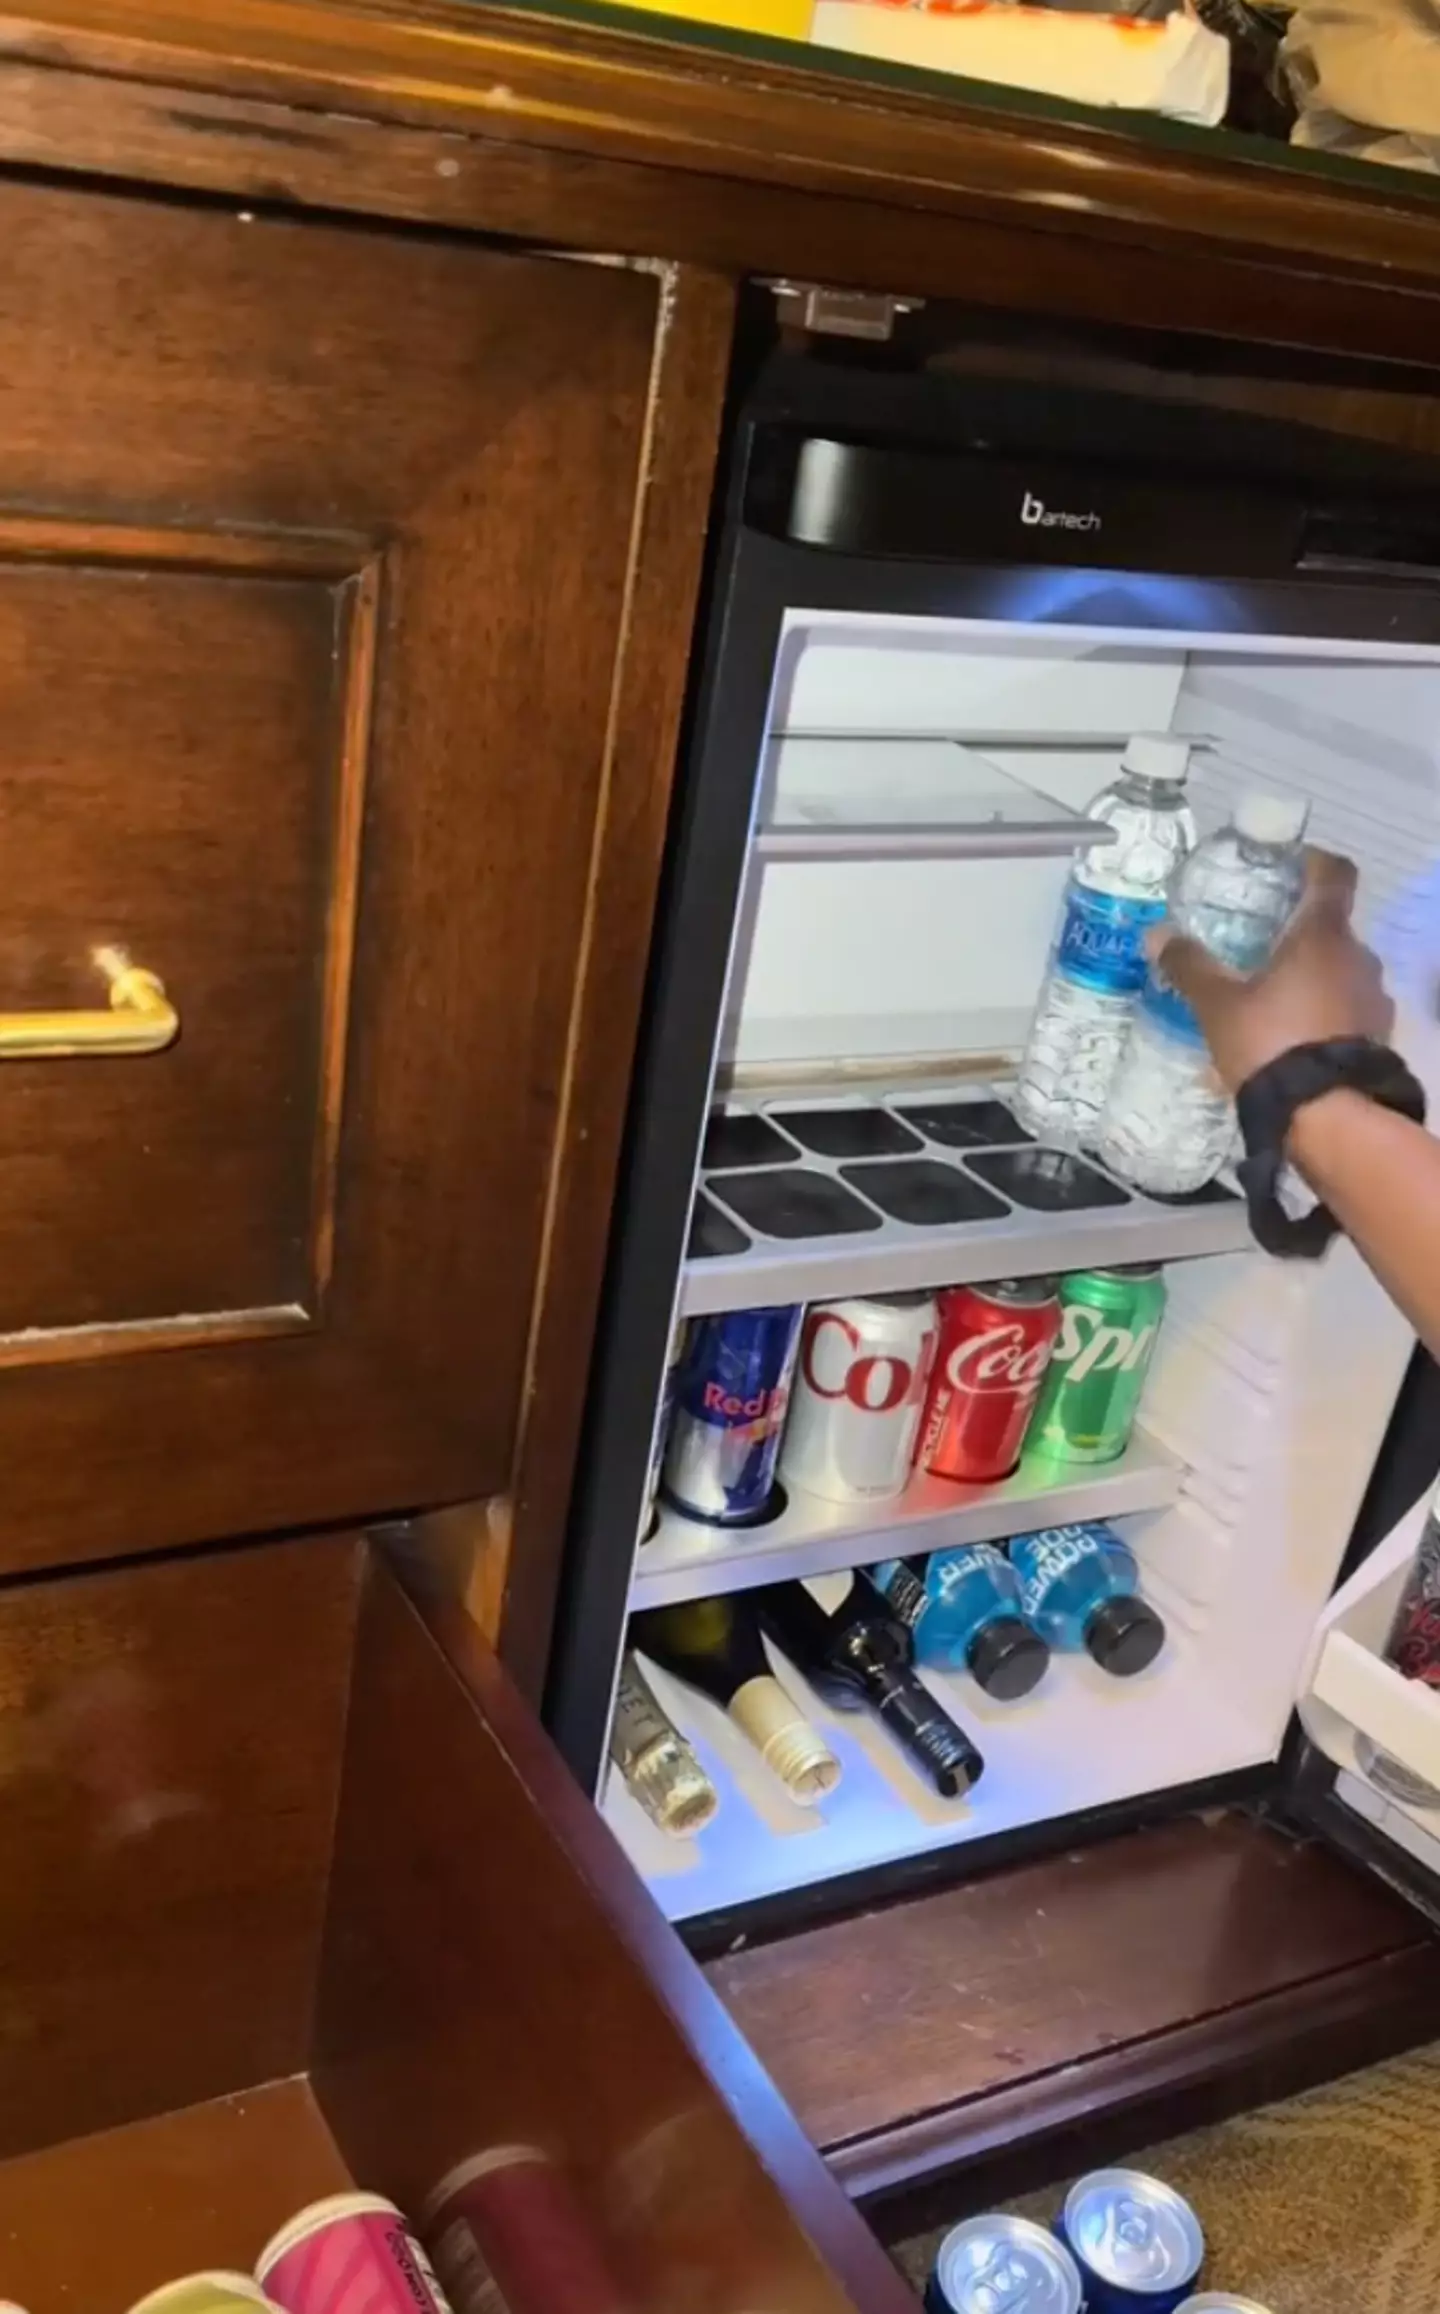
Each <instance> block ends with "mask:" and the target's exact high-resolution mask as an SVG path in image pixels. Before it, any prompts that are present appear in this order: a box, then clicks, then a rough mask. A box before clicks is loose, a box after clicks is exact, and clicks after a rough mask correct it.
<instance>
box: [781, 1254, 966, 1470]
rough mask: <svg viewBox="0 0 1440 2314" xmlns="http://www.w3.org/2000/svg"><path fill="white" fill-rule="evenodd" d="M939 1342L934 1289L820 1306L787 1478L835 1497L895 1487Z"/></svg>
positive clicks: (911, 1449) (788, 1431) (812, 1319)
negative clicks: (929, 1292) (927, 1292)
mask: <svg viewBox="0 0 1440 2314" xmlns="http://www.w3.org/2000/svg"><path fill="white" fill-rule="evenodd" d="M938 1340H939V1321H938V1319H937V1317H936V1312H935V1297H934V1295H933V1294H923V1293H922V1294H877V1295H873V1296H871V1297H870V1298H868V1299H863V1300H862V1299H859V1298H857V1299H855V1300H852V1301H844V1302H816V1303H814V1304H813V1306H812V1307H811V1308H810V1309H808V1310H807V1311H806V1313H805V1326H804V1331H803V1333H802V1334H801V1337H800V1359H799V1364H798V1366H797V1368H796V1372H795V1380H794V1383H793V1385H792V1387H791V1392H790V1417H789V1420H788V1422H787V1423H786V1425H785V1443H784V1445H783V1446H782V1448H781V1450H780V1476H781V1478H782V1479H783V1480H784V1481H785V1483H786V1485H787V1486H799V1487H804V1488H805V1489H806V1490H807V1491H808V1492H809V1493H810V1494H818V1495H823V1496H824V1497H825V1498H826V1500H827V1501H829V1502H864V1501H866V1500H871V1501H874V1500H879V1499H881V1498H883V1497H884V1496H886V1495H896V1494H899V1492H900V1490H901V1488H902V1487H903V1486H904V1484H905V1481H906V1479H907V1478H908V1477H909V1476H910V1465H911V1463H912V1461H913V1460H914V1456H915V1434H916V1432H917V1431H918V1429H919V1427H920V1416H921V1414H922V1412H923V1410H924V1406H925V1391H926V1387H927V1385H928V1383H929V1380H930V1368H931V1366H932V1365H933V1364H934V1360H935V1347H936V1344H937V1342H938Z"/></svg>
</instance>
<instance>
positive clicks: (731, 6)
mask: <svg viewBox="0 0 1440 2314" xmlns="http://www.w3.org/2000/svg"><path fill="white" fill-rule="evenodd" d="M619 5H620V6H622V7H625V8H638V9H640V10H641V11H643V13H644V14H645V15H647V16H688V17H689V18H690V21H691V22H692V23H693V24H726V25H728V26H729V27H730V29H731V31H733V32H767V33H769V34H770V36H771V38H772V39H775V40H808V39H809V37H810V0H619Z"/></svg>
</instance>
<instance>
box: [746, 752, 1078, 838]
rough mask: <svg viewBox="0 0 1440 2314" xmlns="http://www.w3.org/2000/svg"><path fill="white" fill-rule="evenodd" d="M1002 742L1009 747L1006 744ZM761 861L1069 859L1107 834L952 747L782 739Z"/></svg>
mask: <svg viewBox="0 0 1440 2314" xmlns="http://www.w3.org/2000/svg"><path fill="white" fill-rule="evenodd" d="M1007 744H1008V743H1007ZM761 795H762V798H763V801H762V805H761V816H760V824H759V826H758V827H757V829H756V831H755V839H754V847H753V857H754V858H755V859H756V860H758V861H765V862H769V861H776V860H808V861H812V862H823V861H841V860H986V859H1069V858H1070V857H1072V855H1073V854H1074V853H1075V852H1077V851H1083V850H1084V849H1086V847H1087V846H1089V845H1091V844H1103V843H1113V841H1114V830H1113V829H1112V828H1110V827H1109V826H1107V825H1106V823H1105V822H1104V821H1103V820H1088V819H1086V818H1085V816H1084V814H1083V812H1077V811H1075V810H1073V809H1072V808H1071V807H1070V806H1069V805H1068V804H1064V803H1061V802H1058V801H1057V800H1056V798H1055V797H1053V796H1049V795H1045V794H1043V793H1042V792H1040V791H1039V790H1038V789H1037V788H1034V787H1032V786H1030V785H1029V783H1028V782H1027V781H1025V780H1023V779H1019V778H1017V777H1016V776H1015V775H1014V774H1013V773H1012V772H1009V771H1005V770H1002V768H1001V766H1000V765H999V764H998V763H996V762H994V761H993V760H992V758H991V757H989V756H988V755H985V754H982V753H981V752H980V750H979V749H978V748H976V747H974V746H968V745H966V744H965V742H963V741H962V740H960V739H958V738H946V737H936V736H934V735H932V734H924V733H922V734H916V733H906V732H899V733H897V732H863V733H855V732H833V733H832V732H787V733H784V734H782V735H780V736H778V737H777V738H775V739H772V740H771V741H770V743H769V744H768V746H767V748H766V751H765V763H764V772H763V777H762V783H761Z"/></svg>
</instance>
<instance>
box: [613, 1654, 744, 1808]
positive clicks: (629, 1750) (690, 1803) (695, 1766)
mask: <svg viewBox="0 0 1440 2314" xmlns="http://www.w3.org/2000/svg"><path fill="white" fill-rule="evenodd" d="M610 1757H611V1759H612V1760H613V1761H614V1762H615V1765H616V1767H617V1768H618V1769H619V1770H620V1773H621V1775H622V1776H623V1777H624V1778H625V1781H626V1783H627V1784H628V1785H629V1787H630V1789H631V1791H632V1792H633V1793H634V1794H635V1797H636V1799H637V1800H638V1801H639V1802H640V1805H641V1807H642V1808H643V1809H644V1810H645V1813H646V1815H647V1816H649V1817H650V1819H651V1821H652V1822H653V1823H656V1824H658V1825H659V1827H660V1829H661V1831H662V1832H673V1833H674V1835H675V1837H676V1839H677V1840H685V1839H688V1838H689V1837H690V1836H691V1835H692V1834H694V1833H696V1832H703V1831H704V1829H705V1826H706V1825H707V1824H708V1823H709V1821H710V1819H711V1817H712V1816H713V1815H714V1813H715V1811H716V1809H717V1808H718V1807H719V1805H720V1802H719V1799H718V1797H717V1795H716V1791H715V1786H714V1785H713V1784H712V1783H711V1781H710V1778H709V1777H708V1776H707V1775H706V1773H705V1770H704V1769H703V1768H702V1767H701V1765H700V1762H699V1761H698V1760H697V1759H696V1757H695V1754H694V1752H693V1750H692V1749H691V1747H690V1745H689V1744H688V1743H687V1742H686V1741H685V1738H684V1736H683V1735H681V1733H680V1730H679V1729H678V1727H676V1725H675V1723H674V1721H673V1720H671V1719H669V1718H667V1717H666V1714H665V1713H664V1712H663V1711H662V1710H661V1708H660V1705H659V1704H658V1702H657V1701H656V1699H655V1692H654V1689H653V1688H652V1687H651V1685H650V1682H649V1680H648V1679H647V1678H646V1677H645V1674H644V1672H643V1671H642V1670H641V1669H640V1666H639V1664H638V1663H637V1662H636V1660H635V1658H634V1656H633V1655H632V1654H630V1653H629V1652H628V1651H627V1653H626V1656H625V1660H624V1662H623V1663H622V1664H621V1666H620V1685H619V1687H618V1689H617V1690H616V1695H615V1716H614V1718H613V1719H612V1720H611V1722H610Z"/></svg>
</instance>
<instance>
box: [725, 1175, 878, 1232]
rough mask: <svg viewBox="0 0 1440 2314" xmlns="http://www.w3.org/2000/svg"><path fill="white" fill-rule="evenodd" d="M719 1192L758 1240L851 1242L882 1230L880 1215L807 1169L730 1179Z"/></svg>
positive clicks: (726, 1178)
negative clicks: (830, 1239) (840, 1239)
mask: <svg viewBox="0 0 1440 2314" xmlns="http://www.w3.org/2000/svg"><path fill="white" fill-rule="evenodd" d="M715 1189H716V1194H717V1196H720V1197H723V1198H724V1200H725V1203H726V1204H727V1206H729V1207H730V1209H731V1211H732V1212H733V1213H735V1214H737V1215H738V1216H739V1218H740V1220H741V1221H743V1222H744V1224H745V1226H746V1228H747V1229H753V1230H754V1232H755V1234H756V1236H757V1237H789V1238H797V1237H853V1236H856V1235H858V1234H859V1233H860V1231H862V1230H867V1229H879V1228H880V1226H881V1222H880V1216H879V1214H878V1213H872V1212H871V1210H870V1208H869V1206H868V1205H862V1204H861V1202H860V1200H859V1198H858V1197H852V1196H851V1194H850V1192H849V1190H848V1189H844V1188H842V1187H841V1185H840V1183H839V1182H838V1181H834V1180H832V1179H831V1177H830V1175H829V1174H828V1173H812V1172H811V1171H810V1169H809V1167H808V1166H805V1165H785V1166H774V1167H772V1168H771V1169H770V1170H769V1171H768V1172H763V1173H726V1174H723V1175H722V1176H721V1178H720V1180H719V1181H718V1182H717V1183H716V1184H715Z"/></svg>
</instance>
